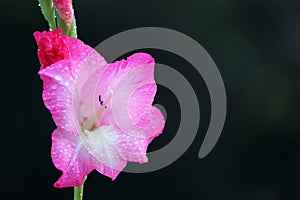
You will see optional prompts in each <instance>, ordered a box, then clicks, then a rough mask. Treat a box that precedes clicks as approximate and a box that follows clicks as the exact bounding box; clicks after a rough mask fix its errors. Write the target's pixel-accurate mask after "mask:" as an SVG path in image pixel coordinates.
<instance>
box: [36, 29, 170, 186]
mask: <svg viewBox="0 0 300 200" xmlns="http://www.w3.org/2000/svg"><path fill="white" fill-rule="evenodd" d="M42 34H47V35H48V36H49V37H48V38H52V39H53V40H63V41H64V42H65V44H66V46H67V49H68V53H69V56H68V57H67V58H65V59H60V60H58V61H57V62H55V63H53V64H52V65H50V66H47V67H46V68H41V70H40V71H39V75H40V77H41V79H42V80H43V82H44V90H43V100H44V103H45V105H46V107H47V108H48V109H49V110H50V112H51V114H52V117H53V120H54V121H55V123H56V125H57V129H56V130H55V131H54V132H53V134H52V147H51V155H52V160H53V162H54V165H55V166H56V167H57V168H58V169H60V170H61V171H62V172H63V174H62V176H61V177H60V178H59V180H58V181H57V182H56V183H55V184H54V186H55V187H58V188H60V187H69V186H78V185H81V184H83V182H82V179H83V177H84V176H86V175H87V174H89V173H90V172H91V171H92V170H94V169H96V170H97V171H98V172H100V173H101V174H104V175H106V176H109V177H110V178H112V180H114V179H115V178H116V177H117V175H118V174H119V173H120V171H122V170H123V168H124V167H125V166H126V163H127V161H131V162H139V163H145V162H147V157H146V151H147V146H148V144H149V143H150V142H151V141H152V140H153V138H154V137H156V136H158V135H159V134H160V133H161V132H162V130H163V127H164V123H165V122H164V118H163V116H162V114H161V112H160V111H159V110H158V109H157V108H155V107H153V106H152V102H153V98H154V95H155V93H156V84H155V81H154V59H153V58H152V57H151V56H150V55H148V54H145V53H136V54H134V55H132V56H130V57H128V58H127V60H121V61H117V62H115V63H112V64H107V63H106V61H105V60H104V58H103V57H102V56H101V55H100V54H98V53H97V52H96V51H95V50H94V49H92V48H91V47H89V46H87V45H85V44H84V43H83V42H81V41H80V40H78V39H75V38H69V37H67V36H66V37H63V38H61V37H60V36H57V38H54V37H56V32H53V31H52V32H48V33H45V32H43V33H39V32H36V33H35V37H36V38H37V37H39V36H40V35H42ZM50 35H51V37H50ZM52 42H53V41H52V40H49V43H52ZM38 44H39V43H38ZM43 45H45V44H44V43H43Z"/></svg>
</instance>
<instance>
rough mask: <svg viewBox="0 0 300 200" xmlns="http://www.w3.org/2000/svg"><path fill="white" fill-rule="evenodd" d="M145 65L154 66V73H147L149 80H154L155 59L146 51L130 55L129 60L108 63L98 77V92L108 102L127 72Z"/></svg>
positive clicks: (129, 72)
mask: <svg viewBox="0 0 300 200" xmlns="http://www.w3.org/2000/svg"><path fill="white" fill-rule="evenodd" d="M145 65H148V66H151V67H152V73H151V72H150V73H149V74H148V75H147V79H146V80H145V81H147V80H149V79H151V80H154V74H153V71H154V59H153V58H152V57H151V56H150V55H149V54H145V53H136V54H133V55H132V56H130V57H128V58H127V60H121V61H117V62H114V63H112V64H108V65H107V67H106V68H105V70H104V71H103V73H102V75H101V77H100V78H98V84H97V85H98V88H97V93H98V95H101V97H102V98H103V102H104V103H108V102H109V99H110V97H111V95H112V94H113V93H114V90H115V88H116V87H117V85H118V83H119V81H120V80H121V79H122V77H124V76H126V74H131V73H132V72H131V71H132V70H134V69H136V68H143V67H144V66H145Z"/></svg>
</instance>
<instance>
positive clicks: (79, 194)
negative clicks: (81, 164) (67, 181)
mask: <svg viewBox="0 0 300 200" xmlns="http://www.w3.org/2000/svg"><path fill="white" fill-rule="evenodd" d="M86 178H87V177H84V178H83V184H82V185H80V186H75V187H74V200H82V198H83V187H84V182H85V180H86Z"/></svg>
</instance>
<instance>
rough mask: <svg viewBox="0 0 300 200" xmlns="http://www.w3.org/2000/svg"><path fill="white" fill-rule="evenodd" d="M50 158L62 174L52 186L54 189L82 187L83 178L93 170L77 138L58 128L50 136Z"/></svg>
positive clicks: (87, 155)
mask: <svg viewBox="0 0 300 200" xmlns="http://www.w3.org/2000/svg"><path fill="white" fill-rule="evenodd" d="M51 157H52V161H53V163H54V165H55V167H56V168H58V169H59V170H61V171H62V172H63V174H62V176H61V177H60V178H59V179H58V181H57V182H56V183H55V184H54V186H55V187H56V188H61V187H73V186H79V185H82V184H83V178H84V177H85V176H86V175H87V174H88V173H90V172H91V171H92V170H93V169H94V168H93V162H92V160H91V157H90V155H89V153H88V152H87V150H86V149H85V148H84V147H83V145H82V143H81V141H80V140H79V138H78V137H76V136H74V135H71V134H69V133H68V132H66V131H65V130H63V129H60V128H58V129H56V130H55V131H54V132H53V134H52V147H51Z"/></svg>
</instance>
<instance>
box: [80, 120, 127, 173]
mask: <svg viewBox="0 0 300 200" xmlns="http://www.w3.org/2000/svg"><path fill="white" fill-rule="evenodd" d="M80 138H81V141H82V143H83V145H84V146H85V148H86V149H87V150H88V152H89V154H90V155H91V156H92V157H93V158H94V159H95V160H96V161H98V163H101V164H104V165H105V166H106V167H108V168H106V169H103V167H102V166H100V167H99V166H98V167H96V169H97V170H98V171H99V172H100V173H103V174H104V175H106V176H109V177H111V178H112V179H115V178H116V176H117V175H118V174H119V173H120V171H122V170H123V169H124V167H125V166H126V163H127V161H126V160H124V159H123V158H122V157H121V156H120V155H122V149H120V148H119V147H118V145H117V143H118V141H119V140H120V138H119V135H118V133H117V132H116V130H115V129H114V127H113V126H101V127H100V128H98V129H96V130H94V131H91V132H90V131H85V134H82V135H81V136H80Z"/></svg>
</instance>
